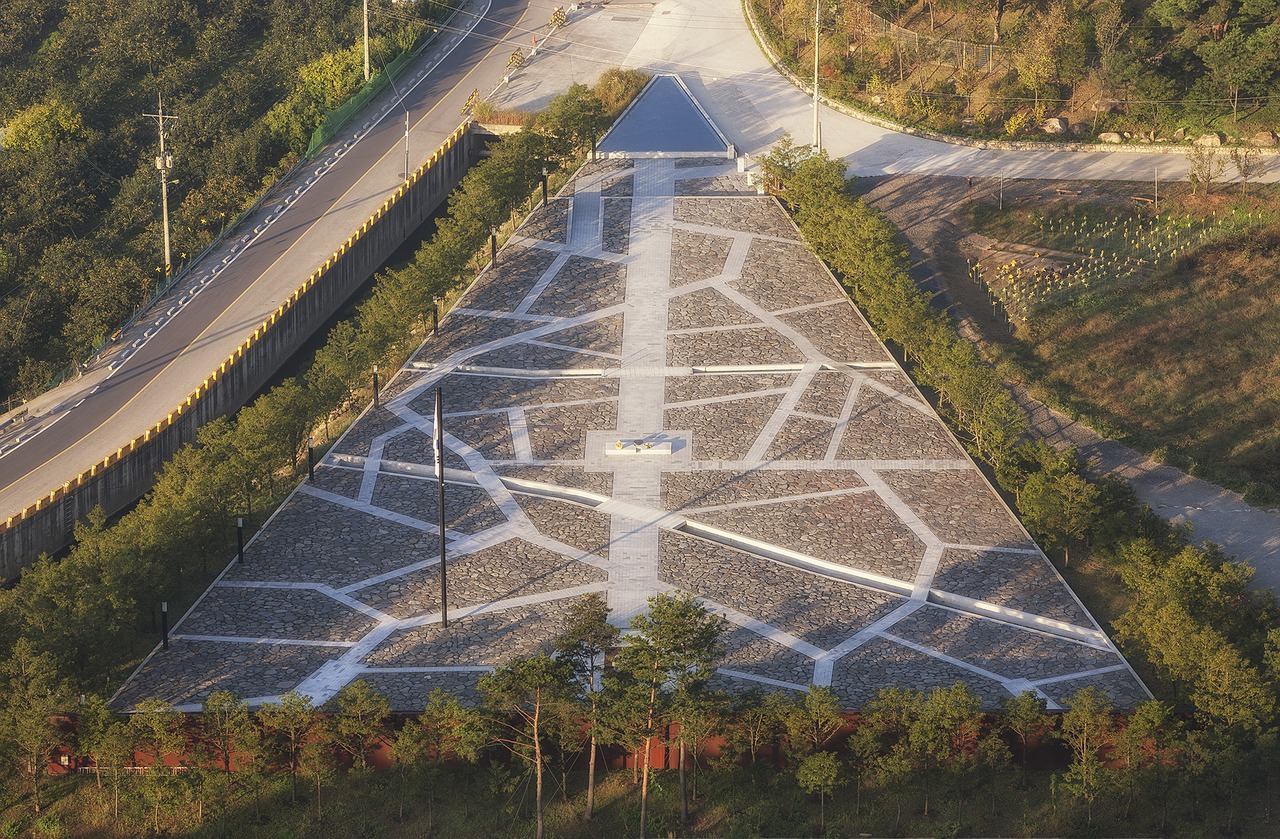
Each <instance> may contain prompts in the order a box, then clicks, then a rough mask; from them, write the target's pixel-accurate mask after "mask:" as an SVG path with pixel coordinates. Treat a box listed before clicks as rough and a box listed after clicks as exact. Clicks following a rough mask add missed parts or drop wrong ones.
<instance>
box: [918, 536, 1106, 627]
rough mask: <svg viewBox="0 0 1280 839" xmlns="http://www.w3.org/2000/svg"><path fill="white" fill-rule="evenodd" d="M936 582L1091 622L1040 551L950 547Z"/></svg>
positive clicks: (1082, 622) (991, 600) (1000, 602)
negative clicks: (1025, 552) (973, 549)
mask: <svg viewBox="0 0 1280 839" xmlns="http://www.w3.org/2000/svg"><path fill="white" fill-rule="evenodd" d="M933 586H934V588H937V589H941V590H942V591H949V592H953V593H955V594H960V595H963V596H965V597H972V598H974V599H975V600H985V601H987V602H988V603H995V604H997V605H999V606H1008V607H1010V608H1012V609H1020V610H1022V611H1024V612H1030V613H1031V614H1033V615H1043V616H1044V617H1046V618H1053V619H1054V620H1060V621H1066V622H1067V623H1071V624H1075V625H1077V626H1088V625H1089V623H1090V621H1089V618H1088V616H1087V615H1085V612H1084V610H1083V609H1081V608H1080V604H1078V603H1077V602H1076V601H1075V598H1073V597H1072V596H1071V594H1070V593H1069V592H1067V590H1066V589H1065V588H1064V587H1063V586H1062V585H1061V583H1059V581H1058V577H1057V575H1056V574H1055V573H1054V572H1053V569H1052V568H1050V567H1049V563H1048V561H1047V560H1046V559H1045V558H1044V557H1042V556H1040V555H1038V554H1015V553H1000V552H998V551H964V550H958V549H956V548H948V549H947V550H945V551H943V552H942V560H941V561H940V562H939V563H938V572H937V573H936V574H935V575H934V578H933Z"/></svg>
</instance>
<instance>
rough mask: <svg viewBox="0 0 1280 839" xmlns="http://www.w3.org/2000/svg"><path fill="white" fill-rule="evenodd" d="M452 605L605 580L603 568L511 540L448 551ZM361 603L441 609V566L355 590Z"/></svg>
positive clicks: (386, 609)
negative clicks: (472, 549)
mask: <svg viewBox="0 0 1280 839" xmlns="http://www.w3.org/2000/svg"><path fill="white" fill-rule="evenodd" d="M445 574H446V575H447V576H448V583H449V610H450V612H454V613H456V612H457V611H458V610H460V609H462V608H464V607H467V606H480V605H483V604H485V603H492V602H495V601H498V600H509V599H511V598H515V597H527V596H528V595H531V594H545V593H547V592H552V591H558V590H560V589H562V588H572V587H573V586H580V585H586V584H588V583H599V582H604V581H605V579H606V575H605V573H604V572H603V571H601V570H600V569H598V568H595V567H593V566H591V565H587V564H586V563H583V562H577V561H575V560H572V559H568V558H566V557H564V556H561V555H560V554H557V553H554V552H552V551H549V550H546V549H545V548H540V547H538V546H537V545H534V544H532V543H530V542H526V541H524V540H523V539H508V540H507V541H505V542H501V543H499V544H497V545H493V546H491V547H488V548H484V549H482V550H479V551H475V552H474V553H468V554H463V555H462V556H448V562H447V565H446V568H445ZM353 596H354V597H355V598H356V599H358V600H359V601H360V602H361V603H365V604H368V605H369V606H372V607H373V608H375V609H377V610H378V611H380V612H383V613H385V614H388V615H391V616H392V617H394V618H399V619H401V620H403V619H405V618H412V617H416V616H418V615H428V614H434V613H436V612H438V611H440V567H439V566H438V565H432V566H429V567H427V568H423V569H420V570H418V571H412V572H410V573H408V574H404V575H402V576H399V577H395V578H393V579H390V580H387V581H385V582H382V583H379V584H377V585H375V586H370V587H369V588H364V589H361V590H359V591H358V592H356V593H355V594H354V595H353Z"/></svg>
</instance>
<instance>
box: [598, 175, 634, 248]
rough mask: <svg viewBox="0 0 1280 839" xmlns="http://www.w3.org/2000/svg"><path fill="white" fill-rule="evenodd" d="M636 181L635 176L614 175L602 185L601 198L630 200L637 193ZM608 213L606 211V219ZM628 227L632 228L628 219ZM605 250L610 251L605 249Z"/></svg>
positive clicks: (602, 182)
mask: <svg viewBox="0 0 1280 839" xmlns="http://www.w3.org/2000/svg"><path fill="white" fill-rule="evenodd" d="M635 180H636V178H635V175H614V176H613V177H611V178H605V179H604V180H603V181H601V183H600V197H601V198H630V197H631V196H632V195H633V194H634V193H635ZM606 207H607V205H606ZM608 212H609V211H608V209H606V210H605V213H606V218H607V213H608ZM628 226H630V219H628ZM605 250H610V249H609V248H605ZM614 253H625V251H614Z"/></svg>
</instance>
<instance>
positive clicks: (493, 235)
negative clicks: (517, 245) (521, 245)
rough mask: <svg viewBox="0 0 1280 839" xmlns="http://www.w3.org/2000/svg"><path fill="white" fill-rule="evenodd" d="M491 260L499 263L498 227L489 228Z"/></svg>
mask: <svg viewBox="0 0 1280 839" xmlns="http://www.w3.org/2000/svg"><path fill="white" fill-rule="evenodd" d="M489 260H490V261H491V262H492V263H493V264H494V265H497V264H498V228H496V227H491V228H489Z"/></svg>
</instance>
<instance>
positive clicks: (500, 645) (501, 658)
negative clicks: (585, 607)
mask: <svg viewBox="0 0 1280 839" xmlns="http://www.w3.org/2000/svg"><path fill="white" fill-rule="evenodd" d="M572 602H573V599H572V598H566V599H564V600H553V601H550V602H547V603H539V604H538V605H536V606H519V607H515V608H511V609H503V610H502V611H498V612H485V613H483V614H479V615H465V616H464V615H461V614H458V615H451V616H450V618H449V628H448V629H447V630H446V629H441V628H440V625H439V624H428V625H426V626H420V627H416V628H413V629H402V630H400V631H398V632H395V633H392V635H391V637H389V638H388V639H387V640H386V642H385V643H383V645H382V646H380V647H379V648H378V649H376V650H374V651H373V652H372V653H370V654H369V655H367V656H365V658H364V661H363V662H362V663H363V664H365V665H368V666H373V667H442V666H451V665H464V664H465V665H490V666H492V665H498V664H502V663H503V662H506V661H510V660H511V659H513V658H518V657H520V656H523V655H533V654H535V653H537V652H539V651H540V650H546V649H549V648H550V645H551V643H552V641H554V640H555V638H556V636H557V635H559V634H560V633H561V632H562V631H563V630H564V626H565V621H566V619H567V617H568V614H569V606H570V604H571V603H572Z"/></svg>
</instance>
